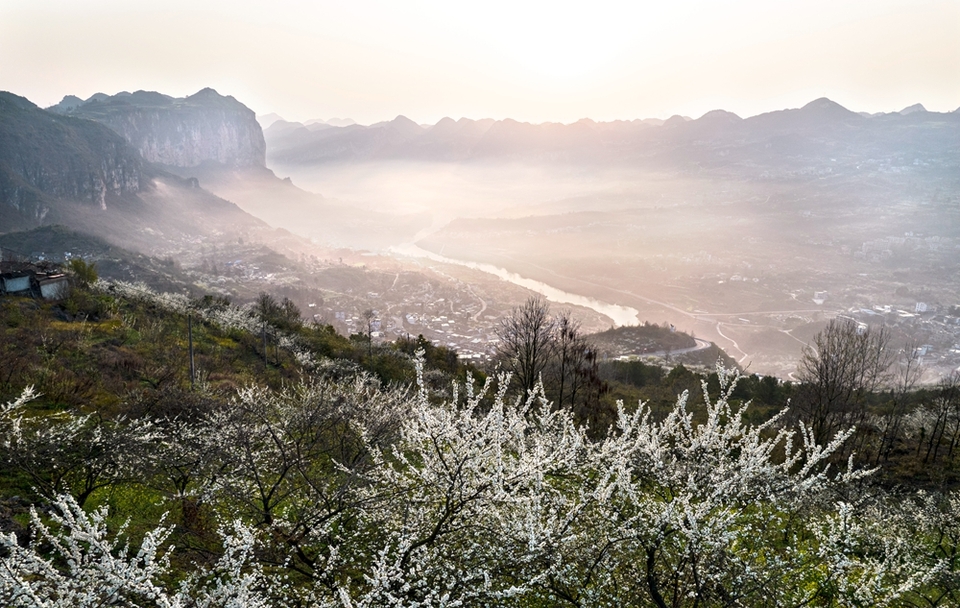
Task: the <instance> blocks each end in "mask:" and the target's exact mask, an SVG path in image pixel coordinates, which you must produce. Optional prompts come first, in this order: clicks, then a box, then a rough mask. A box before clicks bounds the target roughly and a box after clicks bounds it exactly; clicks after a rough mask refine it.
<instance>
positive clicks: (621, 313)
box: [390, 243, 640, 326]
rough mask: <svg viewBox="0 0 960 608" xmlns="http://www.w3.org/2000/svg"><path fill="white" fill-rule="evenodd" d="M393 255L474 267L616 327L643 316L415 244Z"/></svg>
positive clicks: (399, 248)
mask: <svg viewBox="0 0 960 608" xmlns="http://www.w3.org/2000/svg"><path fill="white" fill-rule="evenodd" d="M390 252H391V253H394V254H397V255H402V256H407V257H412V258H427V259H430V260H433V261H434V262H442V263H444V264H457V265H459V266H466V267H467V268H473V269H474V270H480V271H482V272H486V273H488V274H492V275H495V276H497V277H500V278H501V279H503V280H505V281H510V282H511V283H513V284H515V285H519V286H521V287H526V288H527V289H530V290H532V291H535V292H537V293H539V294H541V295H543V297H545V298H546V299H547V300H549V301H551V302H556V303H557V304H573V305H575V306H583V307H585V308H590V309H593V310H595V311H597V312H598V313H600V314H602V315H606V316H608V317H610V318H611V319H613V322H614V324H615V325H617V326H620V325H636V324H637V322H638V316H637V315H639V314H640V311H638V310H637V309H636V308H631V307H629V306H620V305H619V304H609V303H607V302H601V301H600V300H596V299H594V298H588V297H586V296H581V295H579V294H575V293H570V292H568V291H563V290H562V289H557V288H556V287H553V286H551V285H547V284H546V283H543V282H541V281H537V280H535V279H528V278H527V277H523V276H520V275H519V274H517V273H515V272H510V271H509V270H507V269H506V268H500V267H498V266H494V265H493V264H483V263H481V262H470V261H467V260H458V259H455V258H448V257H446V256H442V255H438V254H436V253H433V252H432V251H427V250H426V249H423V248H422V247H420V246H419V245H417V244H416V243H404V244H403V245H396V246H394V247H390Z"/></svg>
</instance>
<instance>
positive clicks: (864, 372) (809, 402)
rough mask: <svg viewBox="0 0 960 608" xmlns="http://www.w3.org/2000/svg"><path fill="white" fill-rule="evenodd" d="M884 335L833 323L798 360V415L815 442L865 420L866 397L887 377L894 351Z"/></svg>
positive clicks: (884, 332)
mask: <svg viewBox="0 0 960 608" xmlns="http://www.w3.org/2000/svg"><path fill="white" fill-rule="evenodd" d="M889 342H890V336H889V332H888V331H887V330H886V328H884V327H879V328H875V327H868V326H864V325H860V324H858V323H857V322H856V321H853V320H852V319H833V320H832V321H830V323H829V324H827V326H826V327H825V328H824V329H823V331H821V332H820V333H818V334H817V335H816V336H814V338H813V342H812V343H811V344H809V345H808V346H807V347H806V348H805V349H804V352H803V356H802V358H801V359H800V369H799V372H798V377H799V379H800V381H801V383H802V384H801V387H800V392H799V394H798V397H797V399H796V401H795V402H796V404H797V406H798V407H797V409H798V413H799V414H800V416H801V417H803V419H804V421H805V422H806V423H807V424H808V425H809V426H810V427H811V430H812V431H813V433H814V436H815V437H816V439H817V441H825V440H829V439H830V438H832V437H833V436H834V435H835V434H836V432H837V431H839V430H841V429H843V428H845V427H848V426H856V425H860V424H862V423H863V422H864V420H865V419H866V415H867V411H866V399H867V396H868V395H869V394H870V393H871V392H873V391H874V390H876V389H877V388H879V387H880V386H882V385H883V384H884V383H885V382H886V381H887V379H888V374H887V371H888V369H889V368H890V364H891V362H892V361H893V356H894V353H893V352H892V351H891V349H890V348H888V346H889Z"/></svg>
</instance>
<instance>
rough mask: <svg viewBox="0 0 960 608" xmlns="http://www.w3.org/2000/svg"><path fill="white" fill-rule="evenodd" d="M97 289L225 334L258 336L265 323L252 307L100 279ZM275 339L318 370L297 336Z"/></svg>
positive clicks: (304, 364) (277, 333)
mask: <svg viewBox="0 0 960 608" xmlns="http://www.w3.org/2000/svg"><path fill="white" fill-rule="evenodd" d="M94 288H95V289H97V290H99V291H101V292H103V293H108V294H113V295H117V296H121V297H123V298H126V299H130V300H134V301H140V302H148V303H150V304H152V305H154V306H157V307H159V308H162V309H164V310H168V311H171V312H176V313H179V314H183V315H186V314H192V315H195V316H196V317H197V318H199V319H202V320H203V321H205V322H207V323H210V324H212V325H215V326H217V327H220V328H221V329H225V330H240V331H246V332H249V333H252V334H258V333H259V332H260V331H261V329H262V323H261V321H260V320H259V319H258V317H257V315H256V313H255V312H254V311H253V309H252V307H250V306H233V305H226V306H212V307H204V306H197V305H196V303H195V302H194V301H192V300H191V299H190V298H189V297H188V296H186V295H184V294H179V293H162V292H157V291H154V290H153V289H151V288H150V287H148V286H147V285H145V284H144V283H128V282H125V281H113V280H111V281H106V280H104V279H99V280H98V281H97V283H96V284H95V285H94ZM270 332H271V334H273V335H275V336H276V339H277V344H278V345H279V346H280V348H283V349H284V350H287V351H289V352H291V353H292V354H293V356H294V358H295V359H296V360H297V362H298V363H299V364H300V365H301V366H302V367H304V368H305V369H315V368H316V367H318V365H319V362H318V361H317V359H316V357H315V356H314V355H313V353H311V352H310V351H309V349H306V348H304V347H303V346H302V345H301V344H300V343H299V342H298V340H297V338H296V336H292V335H288V334H285V333H283V332H280V331H278V330H277V329H276V328H271V329H270Z"/></svg>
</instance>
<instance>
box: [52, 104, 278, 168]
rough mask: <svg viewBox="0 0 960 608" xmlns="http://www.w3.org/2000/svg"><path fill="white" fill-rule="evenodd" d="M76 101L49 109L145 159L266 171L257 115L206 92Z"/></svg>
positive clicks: (240, 105)
mask: <svg viewBox="0 0 960 608" xmlns="http://www.w3.org/2000/svg"><path fill="white" fill-rule="evenodd" d="M77 102H78V100H77V99H76V98H75V97H72V96H68V97H65V98H64V100H63V101H62V102H61V103H59V104H57V105H56V106H53V107H51V108H48V109H49V110H51V111H53V112H57V113H60V114H64V115H67V116H75V117H79V118H87V119H90V120H94V121H97V122H99V123H101V124H104V125H106V126H108V127H110V128H111V129H112V130H113V131H115V132H116V133H119V134H120V135H122V136H123V137H124V139H126V140H127V141H128V142H130V144H131V145H133V147H135V148H136V149H137V150H139V151H140V154H141V155H142V156H143V158H144V159H146V160H148V161H150V162H155V163H160V164H163V165H169V166H174V167H195V166H197V165H199V164H201V163H203V162H208V161H214V162H218V163H221V164H224V165H228V166H233V167H250V166H258V167H263V166H266V144H265V143H264V139H263V131H262V130H261V128H260V124H259V123H258V122H257V119H256V115H255V114H254V112H253V110H250V109H249V108H247V107H246V106H245V105H243V104H242V103H240V102H239V101H237V100H236V99H234V98H233V97H224V96H222V95H220V94H219V93H217V92H216V91H214V90H213V89H203V90H202V91H200V92H198V93H196V94H195V95H191V96H190V97H185V98H180V99H176V98H173V97H169V96H167V95H162V94H160V93H154V92H148V91H137V92H136V93H119V94H117V95H114V96H112V97H107V96H105V95H102V94H97V95H94V96H93V97H91V98H90V99H88V100H86V101H81V102H79V103H77Z"/></svg>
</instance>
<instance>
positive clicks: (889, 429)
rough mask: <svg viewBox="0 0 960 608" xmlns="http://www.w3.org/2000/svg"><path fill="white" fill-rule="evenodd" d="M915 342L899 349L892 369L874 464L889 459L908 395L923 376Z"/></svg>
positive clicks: (918, 350)
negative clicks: (888, 400)
mask: <svg viewBox="0 0 960 608" xmlns="http://www.w3.org/2000/svg"><path fill="white" fill-rule="evenodd" d="M920 352H921V351H920V349H919V348H918V345H917V344H916V343H912V344H907V345H905V346H904V347H903V349H901V350H900V353H899V356H898V357H897V359H898V360H897V364H896V369H895V371H894V376H895V377H894V386H893V403H892V406H893V407H892V408H891V410H890V413H889V414H888V415H887V416H885V417H884V418H883V419H882V420H881V428H880V446H879V447H878V448H877V454H876V459H875V460H874V464H875V465H876V464H879V463H880V460H881V459H883V460H889V458H890V453H891V452H892V451H893V449H894V447H895V446H896V443H897V440H898V439H899V438H900V435H901V430H902V427H903V419H904V415H905V414H906V412H907V406H908V402H909V400H910V395H911V393H913V390H914V389H915V388H916V386H917V383H918V382H920V378H921V377H922V376H923V367H922V363H923V357H922V356H921V355H920Z"/></svg>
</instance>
